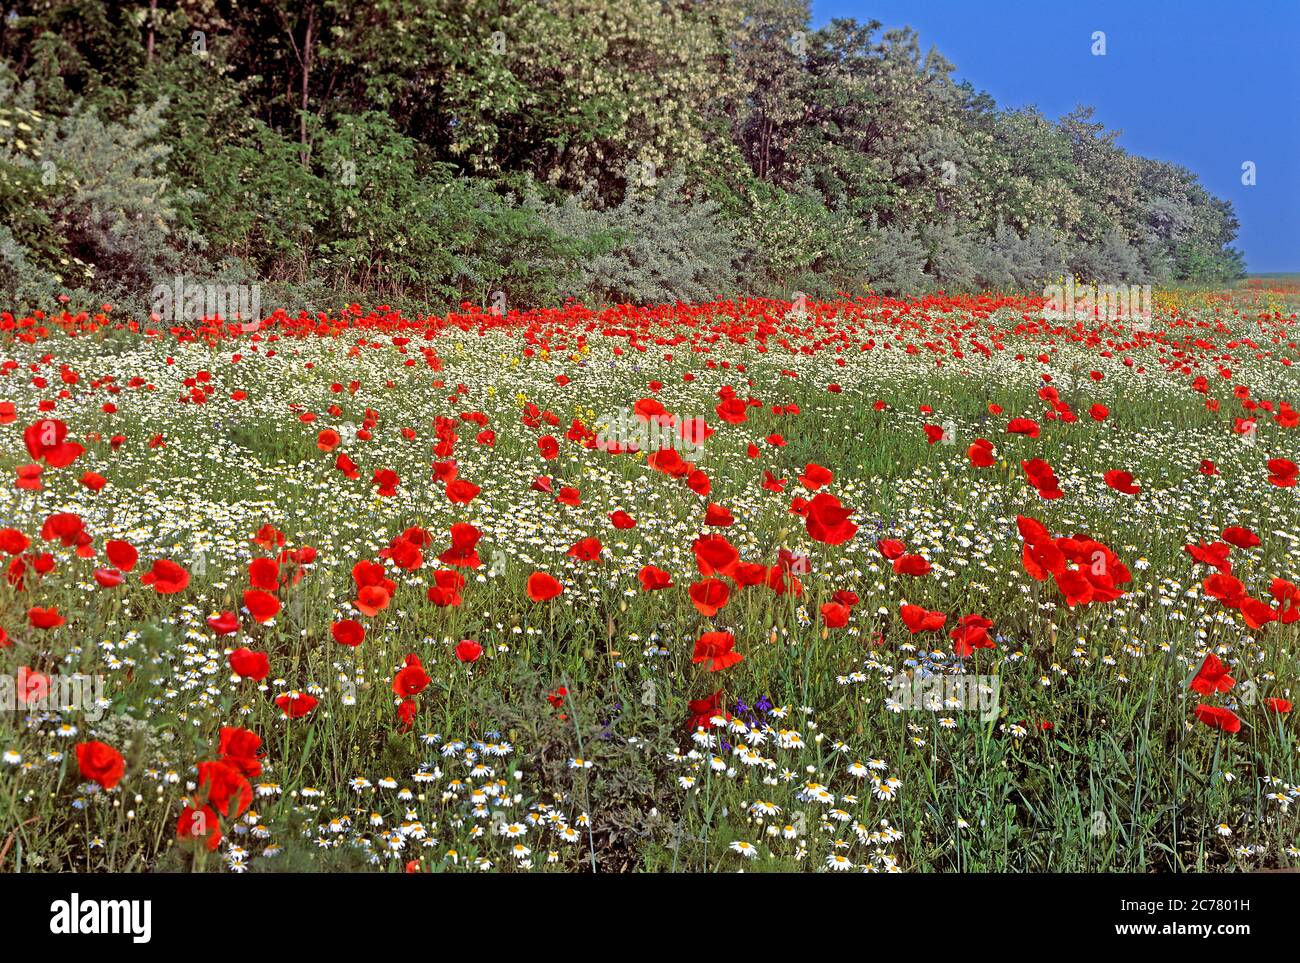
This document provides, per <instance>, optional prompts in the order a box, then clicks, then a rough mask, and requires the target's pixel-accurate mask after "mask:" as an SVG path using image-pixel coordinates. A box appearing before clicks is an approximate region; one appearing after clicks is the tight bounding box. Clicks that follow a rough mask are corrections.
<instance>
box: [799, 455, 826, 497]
mask: <svg viewBox="0 0 1300 963" xmlns="http://www.w3.org/2000/svg"><path fill="white" fill-rule="evenodd" d="M834 480H835V475H834V474H833V473H832V472H831V470H830V469H829V468H823V467H822V466H821V465H819V464H817V463H816V462H812V461H810V462H808V464H807V466H806V467H805V468H804V471H803V474H802V475H800V476H799V484H801V485H803V487H804V488H806V489H808V490H809V491H812V492H815V491H817V489H819V488H825V487H826V486H827V485H829V484H830V483H831V482H833V481H834Z"/></svg>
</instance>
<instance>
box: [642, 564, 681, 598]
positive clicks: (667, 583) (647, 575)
mask: <svg viewBox="0 0 1300 963" xmlns="http://www.w3.org/2000/svg"><path fill="white" fill-rule="evenodd" d="M637 579H638V581H640V583H641V588H642V590H643V591H646V592H654V591H657V590H659V589H666V588H672V584H673V580H672V576H670V575H669V574H668V573H667V572H665V571H664V570H663V569H661V568H655V567H654V566H653V565H646V566H643V567H642V569H641V571H640V572H638V573H637Z"/></svg>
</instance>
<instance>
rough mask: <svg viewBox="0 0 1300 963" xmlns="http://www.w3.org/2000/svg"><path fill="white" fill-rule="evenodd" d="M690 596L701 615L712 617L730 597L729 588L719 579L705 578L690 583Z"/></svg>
mask: <svg viewBox="0 0 1300 963" xmlns="http://www.w3.org/2000/svg"><path fill="white" fill-rule="evenodd" d="M690 597H691V603H692V604H693V605H694V606H695V607H696V609H698V610H699V613H700V614H701V615H704V616H708V617H710V618H712V617H713V616H715V615H717V614H718V610H719V609H721V608H722V607H723V606H725V605H726V604H727V602H728V600H729V599H730V598H731V589H729V588H727V583H726V582H723V581H722V580H721V579H716V578H706V579H703V580H701V581H699V582H695V583H694V584H692V585H691V587H690Z"/></svg>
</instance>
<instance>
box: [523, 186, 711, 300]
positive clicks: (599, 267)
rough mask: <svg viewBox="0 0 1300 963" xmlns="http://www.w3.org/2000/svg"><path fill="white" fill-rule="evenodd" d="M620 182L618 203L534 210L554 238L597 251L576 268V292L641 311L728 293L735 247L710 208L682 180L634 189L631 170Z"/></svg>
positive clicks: (575, 201) (580, 201)
mask: <svg viewBox="0 0 1300 963" xmlns="http://www.w3.org/2000/svg"><path fill="white" fill-rule="evenodd" d="M625 176H626V179H627V180H628V181H629V183H631V184H632V186H631V187H630V189H629V190H628V191H627V192H626V194H625V195H624V197H623V199H622V200H621V201H620V202H619V203H618V204H615V205H612V206H609V207H604V208H602V207H600V206H598V204H597V202H595V201H594V200H593V199H592V198H591V197H590V195H588V196H586V197H582V198H579V197H570V198H568V199H567V200H566V201H565V202H564V203H563V204H560V205H549V204H544V205H541V206H539V208H538V211H539V214H540V216H541V217H542V219H543V221H544V222H545V223H546V224H547V225H548V226H550V227H551V228H552V229H553V230H555V231H556V232H557V234H559V235H560V236H563V237H565V238H568V239H570V241H571V243H575V244H577V243H583V242H586V243H587V244H588V245H590V246H591V247H592V249H593V251H597V252H598V253H595V254H594V256H592V257H590V258H588V259H585V260H584V261H582V263H581V264H578V265H575V268H576V276H575V282H576V284H577V286H578V289H579V290H581V291H588V292H591V293H592V294H593V295H594V296H595V297H596V298H597V300H601V301H613V302H617V301H630V302H635V303H641V304H653V303H664V302H674V301H701V300H707V299H708V298H709V297H710V296H712V295H714V294H716V293H719V292H727V293H729V292H730V291H731V290H732V289H733V288H734V285H735V283H736V273H735V268H734V264H733V260H734V255H735V240H734V238H733V237H732V236H731V233H730V231H729V230H728V229H727V228H726V226H725V225H723V224H722V223H720V221H719V218H718V216H717V215H718V210H719V208H718V205H717V203H716V202H713V201H709V200H698V199H695V198H692V197H691V196H690V195H688V194H687V193H686V192H685V191H684V184H685V179H684V178H683V177H682V176H681V175H674V176H671V177H667V178H664V179H663V180H655V182H654V183H651V184H636V183H635V177H636V175H635V172H634V171H629V172H628V173H627V174H626V175H625ZM584 201H585V202H586V203H584Z"/></svg>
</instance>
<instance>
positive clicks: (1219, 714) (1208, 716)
mask: <svg viewBox="0 0 1300 963" xmlns="http://www.w3.org/2000/svg"><path fill="white" fill-rule="evenodd" d="M1196 718H1197V719H1200V720H1201V722H1203V723H1205V724H1206V725H1207V726H1209V727H1210V728H1211V729H1219V730H1221V731H1223V732H1240V731H1241V719H1239V718H1238V717H1237V715H1236V714H1235V713H1234V712H1232V710H1230V709H1224V708H1221V707H1220V706H1207V705H1199V706H1197V707H1196Z"/></svg>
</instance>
